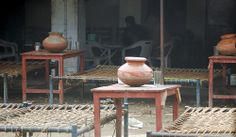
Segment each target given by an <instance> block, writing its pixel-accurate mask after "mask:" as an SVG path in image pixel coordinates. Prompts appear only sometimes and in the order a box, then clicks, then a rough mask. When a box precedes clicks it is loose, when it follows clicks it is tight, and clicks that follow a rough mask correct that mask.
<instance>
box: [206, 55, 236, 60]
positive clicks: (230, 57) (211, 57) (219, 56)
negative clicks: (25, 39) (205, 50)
mask: <svg viewBox="0 0 236 137" xmlns="http://www.w3.org/2000/svg"><path fill="white" fill-rule="evenodd" d="M208 58H209V59H236V56H223V55H217V56H210V57H208Z"/></svg>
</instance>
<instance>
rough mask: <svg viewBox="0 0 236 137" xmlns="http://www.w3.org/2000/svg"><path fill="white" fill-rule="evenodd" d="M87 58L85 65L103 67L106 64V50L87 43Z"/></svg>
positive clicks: (95, 44) (99, 45) (96, 44)
mask: <svg viewBox="0 0 236 137" xmlns="http://www.w3.org/2000/svg"><path fill="white" fill-rule="evenodd" d="M87 51H88V52H87V53H88V54H86V55H87V56H86V57H85V62H86V64H87V65H92V67H95V66H97V65H101V64H102V65H104V64H107V63H108V60H107V59H108V52H109V51H108V49H107V48H104V47H102V46H101V44H99V43H97V42H88V44H87Z"/></svg>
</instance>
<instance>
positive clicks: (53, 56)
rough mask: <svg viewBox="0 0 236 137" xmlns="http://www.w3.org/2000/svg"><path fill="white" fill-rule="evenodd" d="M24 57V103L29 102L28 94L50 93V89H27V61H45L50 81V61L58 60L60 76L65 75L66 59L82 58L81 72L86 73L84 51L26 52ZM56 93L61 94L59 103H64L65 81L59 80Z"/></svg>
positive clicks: (46, 73)
mask: <svg viewBox="0 0 236 137" xmlns="http://www.w3.org/2000/svg"><path fill="white" fill-rule="evenodd" d="M21 56H22V97H23V101H26V100H27V96H26V94H27V93H49V89H32V88H27V65H26V62H27V60H31V61H33V60H45V62H46V63H45V75H46V79H47V81H48V77H49V61H50V60H57V61H58V64H59V65H58V68H59V74H58V75H59V76H63V75H64V59H66V58H71V57H76V56H78V57H79V58H80V71H81V72H82V71H84V51H82V50H79V51H75V50H65V51H64V52H62V53H50V52H48V51H46V50H40V51H30V52H24V53H22V54H21ZM53 92H54V93H58V94H59V103H60V104H62V103H63V99H64V89H63V80H59V83H58V90H55V91H53Z"/></svg>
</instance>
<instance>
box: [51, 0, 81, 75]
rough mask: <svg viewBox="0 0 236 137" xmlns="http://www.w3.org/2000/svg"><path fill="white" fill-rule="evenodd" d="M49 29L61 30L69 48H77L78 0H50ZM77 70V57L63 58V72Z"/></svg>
mask: <svg viewBox="0 0 236 137" xmlns="http://www.w3.org/2000/svg"><path fill="white" fill-rule="evenodd" d="M51 2H52V13H51V15H52V16H51V31H59V32H62V33H63V34H64V36H65V38H66V39H67V40H68V48H69V49H77V43H78V41H79V40H78V0H51ZM77 71H78V58H77V57H75V58H69V59H66V60H65V73H73V72H77Z"/></svg>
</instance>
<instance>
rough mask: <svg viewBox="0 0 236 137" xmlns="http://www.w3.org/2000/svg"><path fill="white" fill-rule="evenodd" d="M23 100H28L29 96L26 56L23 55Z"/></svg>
mask: <svg viewBox="0 0 236 137" xmlns="http://www.w3.org/2000/svg"><path fill="white" fill-rule="evenodd" d="M21 69H22V81H21V82H22V100H23V102H24V101H26V99H27V96H26V87H27V76H26V75H27V73H26V72H27V70H26V59H25V58H24V56H23V57H22V66H21Z"/></svg>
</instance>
